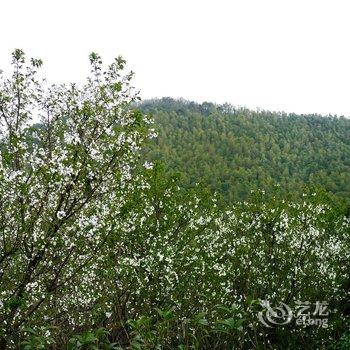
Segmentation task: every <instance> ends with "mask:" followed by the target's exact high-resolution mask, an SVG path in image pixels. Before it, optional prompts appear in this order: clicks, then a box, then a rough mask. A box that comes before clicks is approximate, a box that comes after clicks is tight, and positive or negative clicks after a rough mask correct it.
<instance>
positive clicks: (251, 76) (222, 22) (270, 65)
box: [0, 0, 350, 116]
mask: <svg viewBox="0 0 350 350" xmlns="http://www.w3.org/2000/svg"><path fill="white" fill-rule="evenodd" d="M349 14H350V1H348V0H344V1H343V0H328V1H324V0H316V1H314V0H215V1H209V0H200V1H199V0H176V1H169V0H123V1H122V0H99V1H91V0H69V1H68V0H59V1H58V0H56V1H54V0H1V1H0V33H1V38H0V69H3V70H5V72H6V71H7V70H8V68H9V62H10V60H11V58H10V54H11V52H12V51H13V50H14V49H15V48H21V49H23V50H24V51H25V52H26V54H27V55H28V56H30V57H40V58H42V59H43V60H44V68H43V69H44V73H45V75H46V76H47V77H48V79H49V81H50V82H52V83H58V82H73V81H77V82H79V81H82V80H83V78H84V77H85V76H86V75H87V74H88V71H89V62H88V55H89V53H90V52H92V51H96V52H98V53H100V55H101V56H102V57H103V58H104V61H105V62H106V63H109V62H111V61H112V59H113V57H116V56H118V55H122V56H123V57H124V58H125V59H126V60H127V62H128V67H129V69H132V70H133V71H134V72H135V73H136V75H135V79H134V86H135V87H136V88H137V89H138V90H140V91H141V97H142V98H144V99H145V98H153V97H162V96H171V97H183V98H185V99H189V100H194V101H198V102H202V101H211V102H216V103H224V102H228V103H231V104H233V105H235V106H246V107H249V108H254V109H255V108H260V109H267V110H275V111H286V112H295V113H321V114H338V115H345V116H350V40H349V39H350V20H349Z"/></svg>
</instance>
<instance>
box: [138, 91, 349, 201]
mask: <svg viewBox="0 0 350 350" xmlns="http://www.w3.org/2000/svg"><path fill="white" fill-rule="evenodd" d="M139 108H141V109H142V111H144V112H145V113H150V114H153V115H154V118H155V120H156V125H157V130H158V138H157V139H156V140H155V141H154V142H153V143H152V144H151V145H150V146H149V148H148V151H147V155H148V157H149V158H151V159H154V160H161V161H162V162H164V163H165V164H166V165H167V166H168V168H169V169H171V171H178V172H181V173H182V174H183V181H182V184H183V185H185V186H186V187H191V186H193V185H194V184H195V183H197V182H203V183H204V184H205V186H208V187H209V188H210V189H211V190H212V191H217V192H218V193H220V194H221V195H223V197H224V198H225V199H226V200H227V201H229V202H230V203H232V202H233V201H235V200H245V199H247V198H248V197H249V193H250V191H251V190H252V189H253V190H257V189H260V190H265V191H266V193H267V194H268V195H270V193H271V192H272V191H273V187H274V185H275V184H279V185H280V187H281V190H282V193H283V195H284V196H293V197H294V198H296V199H299V198H300V194H301V193H302V192H303V188H304V186H305V185H308V186H310V185H316V186H319V187H322V188H324V189H325V190H327V191H328V192H330V193H333V194H335V195H336V196H337V197H338V198H342V199H345V200H348V199H349V198H350V120H349V119H345V118H342V117H340V118H338V117H332V116H329V117H322V116H319V115H296V114H285V113H277V112H268V111H258V112H256V111H252V110H248V109H245V108H234V107H232V106H230V105H227V104H226V105H214V104H212V103H202V104H197V103H195V102H189V101H184V100H173V99H171V98H163V99H160V100H150V101H145V102H142V103H141V104H140V105H139Z"/></svg>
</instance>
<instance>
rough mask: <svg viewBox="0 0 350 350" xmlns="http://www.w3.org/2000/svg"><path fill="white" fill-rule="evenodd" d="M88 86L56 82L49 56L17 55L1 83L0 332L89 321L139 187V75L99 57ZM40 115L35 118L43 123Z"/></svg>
mask: <svg viewBox="0 0 350 350" xmlns="http://www.w3.org/2000/svg"><path fill="white" fill-rule="evenodd" d="M90 62H91V76H90V77H89V78H88V79H87V82H86V84H85V85H84V86H82V87H79V86H78V85H76V84H71V85H69V86H66V85H60V86H56V85H51V86H50V85H47V84H46V83H45V82H44V81H40V79H39V78H37V76H38V74H37V71H38V69H39V68H40V66H41V64H42V62H41V61H40V60H36V59H32V60H31V61H30V64H26V60H25V56H24V53H23V52H22V51H21V50H16V51H15V52H14V54H13V62H12V63H13V68H14V71H13V75H12V77H11V78H9V79H7V78H5V77H2V79H1V83H0V118H1V119H0V121H1V158H0V198H1V200H0V221H1V243H0V272H1V274H0V290H1V291H0V295H1V310H0V336H1V337H2V341H3V343H5V342H7V343H9V342H10V343H11V342H13V341H15V340H16V338H17V337H18V332H19V330H20V329H21V328H22V327H23V326H24V325H26V323H28V322H30V323H34V324H35V323H36V322H39V323H56V322H60V323H62V322H63V323H66V324H74V325H76V324H81V323H85V322H86V320H89V319H90V318H91V316H92V313H88V312H86V310H91V308H92V307H93V306H94V304H95V300H96V299H97V298H98V297H99V296H100V295H101V293H103V286H101V285H97V284H95V283H94V281H95V277H96V274H97V273H98V271H96V262H97V260H98V259H104V255H103V254H101V252H102V251H103V250H104V249H105V247H104V246H105V244H106V241H107V239H108V236H109V235H110V233H111V232H113V230H114V226H115V225H116V224H117V222H118V220H119V219H118V212H119V211H120V208H122V207H123V204H124V202H125V196H126V195H127V193H128V191H130V190H131V188H132V186H133V184H132V183H133V176H132V168H133V164H134V163H135V161H136V160H137V158H138V156H137V155H138V152H139V149H140V145H141V144H142V142H143V141H144V140H145V139H146V138H147V137H148V136H150V134H151V133H152V130H151V128H150V127H149V124H150V122H151V120H150V119H149V118H147V117H145V116H143V115H141V114H140V113H138V112H137V111H133V110H132V109H130V103H132V102H133V101H135V100H136V98H137V96H136V95H135V94H134V92H133V90H132V88H131V87H130V80H131V78H132V74H123V69H124V64H125V62H124V61H123V60H122V59H121V58H118V59H116V60H115V61H114V62H113V63H112V64H111V65H110V66H109V67H108V68H107V69H106V70H104V69H103V66H102V61H101V58H100V57H99V56H98V55H97V54H94V53H93V54H91V55H90ZM34 122H36V123H40V124H39V125H33V123H34Z"/></svg>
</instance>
